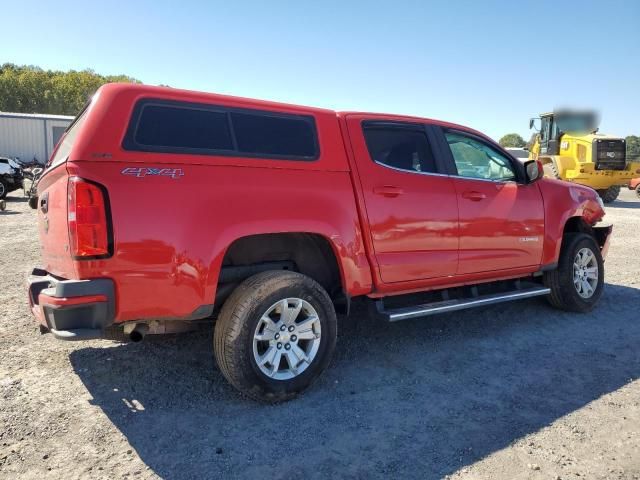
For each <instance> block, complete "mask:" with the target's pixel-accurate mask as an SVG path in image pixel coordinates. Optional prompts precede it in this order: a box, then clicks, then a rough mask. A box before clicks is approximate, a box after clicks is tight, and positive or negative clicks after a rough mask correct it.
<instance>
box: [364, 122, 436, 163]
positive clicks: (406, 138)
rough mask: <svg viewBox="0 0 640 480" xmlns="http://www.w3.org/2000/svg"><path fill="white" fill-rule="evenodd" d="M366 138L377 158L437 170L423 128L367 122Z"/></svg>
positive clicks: (373, 156) (371, 152) (376, 160)
mask: <svg viewBox="0 0 640 480" xmlns="http://www.w3.org/2000/svg"><path fill="white" fill-rule="evenodd" d="M363 132H364V138H365V141H366V143H367V148H368V149H369V155H371V159H372V160H373V161H374V162H377V163H381V164H383V165H387V166H389V167H392V168H397V169H399V170H406V171H408V172H426V173H436V171H437V170H436V164H435V161H434V157H433V153H432V152H431V148H430V147H429V142H428V140H427V135H426V133H425V131H424V129H423V128H421V127H419V126H416V127H415V128H407V127H401V126H388V125H376V124H370V125H367V124H365V125H364V127H363Z"/></svg>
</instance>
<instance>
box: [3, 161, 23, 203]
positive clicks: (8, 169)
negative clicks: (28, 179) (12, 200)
mask: <svg viewBox="0 0 640 480" xmlns="http://www.w3.org/2000/svg"><path fill="white" fill-rule="evenodd" d="M20 188H24V174H23V170H22V166H21V165H20V163H18V162H16V161H15V160H13V159H11V158H7V157H0V200H4V198H5V197H6V196H7V194H8V193H9V192H13V191H14V190H19V189H20Z"/></svg>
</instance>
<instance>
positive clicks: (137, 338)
mask: <svg viewBox="0 0 640 480" xmlns="http://www.w3.org/2000/svg"><path fill="white" fill-rule="evenodd" d="M148 331H149V325H147V324H146V323H139V324H137V325H136V326H135V328H134V329H133V330H131V332H130V333H129V340H131V341H132V342H134V343H137V342H141V341H142V340H143V339H144V337H145V335H146V334H147V332H148Z"/></svg>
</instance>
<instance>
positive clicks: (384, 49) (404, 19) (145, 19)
mask: <svg viewBox="0 0 640 480" xmlns="http://www.w3.org/2000/svg"><path fill="white" fill-rule="evenodd" d="M2 19H3V21H2V31H3V35H2V37H3V39H2V42H1V43H0V63H2V62H13V63H18V64H33V65H38V66H41V67H43V68H52V69H85V68H91V69H93V70H95V71H97V72H99V73H103V74H120V73H123V74H127V75H130V76H133V77H136V78H138V79H140V80H142V81H143V82H145V83H149V84H159V83H163V84H168V85H171V86H173V87H179V88H188V89H194V90H204V91H211V92H219V93H228V94H233V95H241V96H248V97H256V98H262V99H269V100H279V101H286V102H292V103H300V104H307V105H313V106H320V107H328V108H333V109H337V110H365V111H381V112H392V113H404V114H412V115H419V116H426V117H432V118H438V119H443V120H449V121H453V122H458V123H462V124H465V125H469V126H472V127H475V128H477V129H480V130H482V131H484V132H486V133H487V134H489V135H491V136H492V137H494V138H499V137H500V136H501V135H503V134H504V133H508V132H513V131H515V132H518V133H520V134H521V135H523V136H524V137H525V139H526V138H528V136H529V135H530V133H529V130H528V119H529V117H531V116H534V115H535V114H537V113H540V112H542V111H547V110H551V109H553V108H554V107H558V106H574V107H591V108H596V109H598V110H599V111H600V112H601V114H602V118H603V121H602V125H601V130H602V131H605V132H607V133H613V134H618V135H628V134H632V133H634V134H640V88H639V87H640V2H638V1H635V0H632V1H617V0H614V1H608V2H602V1H598V2H596V1H586V0H583V1H567V2H563V1H559V0H557V1H547V0H538V1H535V2H534V1H492V0H486V1H471V0H469V1H462V0H459V1H456V0H452V1H439V2H435V1H426V0H425V1H418V0H415V1H402V0H387V1H375V0H369V1H352V2H348V1H347V0H343V1H333V0H332V1H315V2H312V1H303V0H298V1H277V0H272V1H262V2H261V1H244V2H243V1H225V2H216V1H188V0H183V1H181V2H177V1H164V0H155V1H147V0H141V1H135V2H134V1H131V2H124V1H122V2H120V1H112V2H110V1H106V0H105V1H103V2H91V1H86V0H85V1H64V0H59V1H57V2H55V5H54V4H51V3H50V2H45V1H30V0H21V1H19V2H18V1H6V2H2ZM530 22H531V23H530ZM535 22H540V23H535Z"/></svg>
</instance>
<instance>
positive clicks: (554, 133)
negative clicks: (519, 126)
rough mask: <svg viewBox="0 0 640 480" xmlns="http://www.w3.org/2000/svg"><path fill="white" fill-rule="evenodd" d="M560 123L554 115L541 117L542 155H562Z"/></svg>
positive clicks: (549, 114)
mask: <svg viewBox="0 0 640 480" xmlns="http://www.w3.org/2000/svg"><path fill="white" fill-rule="evenodd" d="M561 135H562V132H561V131H560V130H559V129H558V123H557V122H556V120H555V116H554V115H553V114H552V113H547V114H543V115H540V153H541V154H543V155H558V154H559V153H560V136H561Z"/></svg>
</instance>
